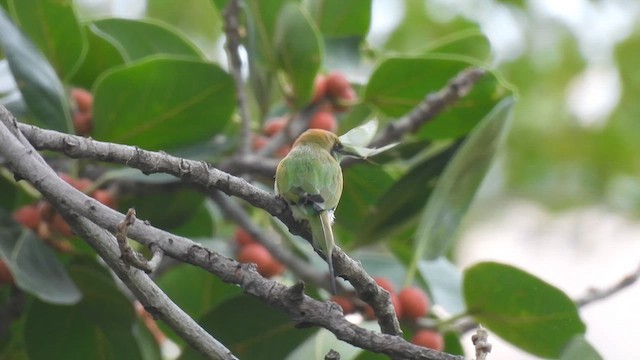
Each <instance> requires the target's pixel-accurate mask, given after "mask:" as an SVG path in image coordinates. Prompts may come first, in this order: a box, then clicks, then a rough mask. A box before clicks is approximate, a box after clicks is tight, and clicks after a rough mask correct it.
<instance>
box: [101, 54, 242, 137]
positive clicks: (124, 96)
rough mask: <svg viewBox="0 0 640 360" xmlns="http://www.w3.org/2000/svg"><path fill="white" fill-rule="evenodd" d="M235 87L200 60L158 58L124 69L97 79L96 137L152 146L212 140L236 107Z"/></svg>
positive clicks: (224, 73)
mask: <svg viewBox="0 0 640 360" xmlns="http://www.w3.org/2000/svg"><path fill="white" fill-rule="evenodd" d="M233 86H234V85H233V80H232V78H231V76H230V75H229V74H227V73H226V72H224V71H223V70H222V69H220V68H219V67H218V66H216V65H214V64H210V63H205V62H201V61H195V60H185V59H171V58H153V59H146V60H142V61H140V62H137V63H134V64H131V65H130V66H124V67H119V68H117V69H114V70H111V71H108V72H107V73H106V74H104V75H103V76H102V77H101V78H100V79H99V80H98V81H97V82H96V85H95V90H94V92H93V93H94V96H95V103H94V131H93V136H94V137H95V138H96V139H100V140H103V141H111V142H116V143H124V144H130V145H137V146H140V147H144V148H146V149H149V150H157V149H170V148H176V147H178V146H181V145H187V144H190V143H192V142H196V141H203V140H206V139H209V138H211V137H212V136H214V135H215V134H217V133H219V132H220V131H222V129H223V128H224V127H225V126H226V125H227V122H228V121H229V119H230V117H231V114H232V113H233V111H234V109H235V96H234V91H233ZM178 129H179V131H177V130H178Z"/></svg>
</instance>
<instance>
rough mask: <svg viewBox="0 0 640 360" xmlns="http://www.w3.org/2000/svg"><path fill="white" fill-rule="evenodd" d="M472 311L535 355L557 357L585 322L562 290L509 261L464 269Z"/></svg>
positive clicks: (489, 326) (468, 302) (465, 289)
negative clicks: (509, 263) (508, 262)
mask: <svg viewBox="0 0 640 360" xmlns="http://www.w3.org/2000/svg"><path fill="white" fill-rule="evenodd" d="M463 288H464V297H465V301H466V303H467V308H468V309H469V312H470V314H472V315H473V317H474V318H475V319H476V321H478V322H480V323H481V324H482V326H485V327H486V328H488V329H489V330H491V331H493V332H494V333H496V334H497V335H498V336H500V337H501V338H503V339H505V340H507V341H509V342H510V343H512V344H514V345H516V346H518V347H520V348H521V349H523V350H526V351H528V352H530V353H532V354H534V355H537V356H541V357H547V358H557V357H558V356H559V355H560V354H561V352H562V350H563V347H564V346H565V345H566V344H567V343H568V342H569V341H570V340H571V339H572V338H573V337H574V336H575V335H579V334H584V332H585V325H584V323H583V322H582V320H581V319H580V316H579V314H578V309H577V308H576V305H575V304H574V303H573V301H572V300H571V299H570V298H569V297H568V296H567V295H566V294H565V293H563V292H562V291H560V290H559V289H557V288H555V287H553V286H551V285H549V284H547V283H546V282H544V281H542V280H540V279H538V278H536V277H534V276H533V275H531V274H528V273H526V272H524V271H522V270H519V269H516V268H514V267H512V266H509V265H504V264H498V263H493V262H485V263H480V264H477V265H474V266H473V267H471V268H469V269H467V270H466V271H465V272H464V280H463Z"/></svg>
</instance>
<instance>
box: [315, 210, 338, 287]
mask: <svg viewBox="0 0 640 360" xmlns="http://www.w3.org/2000/svg"><path fill="white" fill-rule="evenodd" d="M332 220H333V219H332V214H331V212H330V211H322V212H320V225H321V226H320V229H318V230H321V233H320V231H313V230H314V229H313V228H312V232H313V236H314V238H315V239H314V240H315V241H316V243H317V244H316V246H319V247H320V248H321V249H322V251H323V253H324V255H325V257H326V258H327V264H329V277H330V279H331V282H330V284H331V293H332V294H335V293H336V279H335V273H334V272H333V258H332V255H333V248H334V246H335V242H334V239H333V230H332V229H331V223H332V222H333V221H332ZM316 234H317V235H321V236H317V237H316ZM316 239H317V240H316Z"/></svg>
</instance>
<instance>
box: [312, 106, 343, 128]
mask: <svg viewBox="0 0 640 360" xmlns="http://www.w3.org/2000/svg"><path fill="white" fill-rule="evenodd" d="M309 129H323V130H327V131H331V132H334V133H335V132H336V130H338V121H337V120H336V117H335V116H333V114H332V113H330V112H327V111H322V110H320V111H318V112H316V113H315V114H313V117H312V118H311V120H310V121H309Z"/></svg>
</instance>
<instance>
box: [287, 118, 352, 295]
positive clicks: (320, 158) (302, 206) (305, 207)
mask: <svg viewBox="0 0 640 360" xmlns="http://www.w3.org/2000/svg"><path fill="white" fill-rule="evenodd" d="M340 154H344V155H352V154H350V153H349V152H348V151H347V150H346V149H345V147H344V146H343V145H342V143H341V142H340V139H339V138H338V136H337V135H336V134H334V133H332V132H330V131H326V130H322V129H309V130H307V131H305V132H304V133H302V134H301V135H300V136H299V137H298V138H297V139H296V141H295V142H294V143H293V146H292V148H291V151H290V152H289V153H288V154H287V156H285V157H284V158H283V159H282V160H281V161H280V162H279V163H278V167H277V168H276V176H275V183H274V188H275V193H276V195H278V196H280V197H281V198H283V199H284V200H285V201H286V202H287V203H288V204H289V207H290V209H291V212H292V214H293V217H294V218H295V219H296V220H298V221H301V220H306V221H308V223H309V227H310V229H311V235H312V237H313V241H312V245H313V247H314V248H315V249H316V251H320V252H322V254H324V256H325V258H326V261H327V264H328V265H329V276H330V278H331V283H330V284H331V285H330V286H331V292H332V293H333V294H335V293H336V285H335V274H334V270H333V260H332V254H333V250H334V248H335V239H334V237H333V230H332V228H331V225H332V224H333V221H334V210H335V208H336V207H337V206H338V202H339V201H340V196H341V195H342V188H343V176H342V168H341V167H340V163H339V162H338V156H339V155H340Z"/></svg>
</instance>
